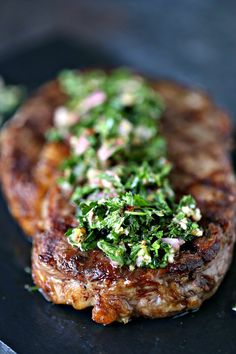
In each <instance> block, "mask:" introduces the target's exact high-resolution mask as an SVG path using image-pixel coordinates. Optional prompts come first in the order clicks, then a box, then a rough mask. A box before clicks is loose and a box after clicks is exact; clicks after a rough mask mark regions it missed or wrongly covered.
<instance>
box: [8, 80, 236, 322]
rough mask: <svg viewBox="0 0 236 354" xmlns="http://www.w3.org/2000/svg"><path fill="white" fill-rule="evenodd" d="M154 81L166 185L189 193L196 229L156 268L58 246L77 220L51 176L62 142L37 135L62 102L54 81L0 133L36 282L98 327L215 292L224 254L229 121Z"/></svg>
mask: <svg viewBox="0 0 236 354" xmlns="http://www.w3.org/2000/svg"><path fill="white" fill-rule="evenodd" d="M153 86H154V87H155V88H156V89H157V90H158V92H160V94H161V95H162V97H163V98H164V100H165V101H166V105H167V110H166V112H165V114H164V116H163V120H162V121H163V124H162V132H163V134H164V136H165V137H166V139H167V142H168V155H169V159H170V160H171V162H172V163H173V165H174V169H173V171H172V174H171V182H172V185H173V186H174V189H175V191H176V193H177V196H179V197H180V196H181V195H182V194H192V195H193V196H194V197H195V199H196V200H197V203H198V205H199V207H200V208H201V211H202V214H203V218H202V221H201V223H202V227H203V229H204V236H203V237H201V238H198V239H196V240H195V241H194V242H192V243H189V244H185V245H184V246H182V249H181V252H180V254H179V256H178V257H177V258H176V259H175V262H174V263H173V264H169V266H168V267H167V268H165V269H156V270H151V269H144V268H138V269H135V270H134V271H130V270H129V269H128V268H125V267H124V268H116V267H114V266H113V265H112V264H111V262H110V260H109V259H108V258H107V257H105V256H104V254H103V253H102V252H101V251H99V250H94V251H90V252H81V251H79V250H78V249H76V248H73V247H72V246H71V245H70V244H69V243H68V242H67V239H66V237H65V236H64V232H65V231H66V230H67V228H68V227H70V226H75V225H76V219H75V217H74V212H75V211H74V206H73V205H72V204H70V203H69V201H68V200H69V195H68V194H65V193H63V192H62V191H61V190H60V189H59V188H58V187H57V186H56V183H53V181H54V180H55V177H56V175H57V166H58V163H59V162H60V161H61V160H63V159H64V157H65V156H66V155H67V154H68V148H67V146H66V145H63V144H46V143H45V140H44V133H45V131H46V130H47V129H48V127H50V126H51V125H52V115H53V111H54V108H55V107H56V106H58V105H60V104H62V103H63V102H64V100H65V97H64V95H63V94H62V93H61V92H60V90H59V87H58V85H57V83H56V82H54V83H51V84H48V85H47V86H46V87H44V88H43V89H41V91H39V93H38V95H36V96H35V97H34V98H32V99H31V100H30V101H29V102H28V103H27V104H26V105H25V106H24V107H23V108H22V110H21V111H20V112H19V113H18V114H17V115H16V117H15V118H14V120H12V121H11V122H10V124H9V125H8V126H7V127H6V128H5V129H4V131H3V133H2V137H1V178H2V184H3V189H4V192H5V194H6V196H7V199H8V201H9V206H10V209H11V210H12V213H13V214H14V216H15V217H16V218H17V219H18V221H19V222H20V224H21V225H22V227H23V228H24V230H25V231H26V233H28V234H32V235H36V236H35V238H34V246H33V253H32V263H33V266H32V267H33V278H34V281H35V283H36V284H37V285H39V286H40V288H42V289H43V291H44V293H45V295H46V296H47V297H48V298H49V299H50V300H52V301H53V302H55V303H58V304H70V305H72V306H74V307H75V308H76V309H83V308H85V307H88V306H93V311H92V314H93V319H94V320H95V321H96V322H99V323H103V324H108V323H111V322H113V321H124V322H127V321H128V320H129V318H130V317H132V316H146V317H152V318H154V317H165V316H170V315H173V314H176V313H178V312H180V311H185V310H189V309H195V308H198V307H199V306H200V305H201V303H202V302H203V301H204V300H205V299H207V298H209V297H210V296H211V295H212V294H213V293H214V292H215V291H216V289H217V288H218V286H219V284H220V282H221V281H222V279H223V277H224V275H225V273H226V271H227V269H228V266H229V264H230V261H231V257H232V251H233V244H234V240H235V231H234V230H235V197H236V193H235V192H236V189H235V180H234V175H233V172H232V167H231V164H230V160H229V156H228V151H229V148H230V146H229V142H230V136H229V133H230V124H229V119H228V117H227V115H226V114H225V113H224V112H222V111H220V110H219V109H217V108H216V107H215V106H214V105H213V103H212V102H211V101H210V100H209V98H208V97H207V96H205V95H204V94H202V93H200V92H198V91H195V90H190V89H187V88H183V87H181V86H179V85H177V84H174V83H168V82H158V83H154V84H153ZM26 142H27V144H26Z"/></svg>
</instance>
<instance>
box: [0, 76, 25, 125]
mask: <svg viewBox="0 0 236 354" xmlns="http://www.w3.org/2000/svg"><path fill="white" fill-rule="evenodd" d="M24 96H25V89H24V88H23V87H22V86H13V85H6V84H5V83H4V81H3V79H2V78H1V77H0V123H1V122H2V121H3V120H4V119H6V118H8V117H9V116H10V115H11V114H13V113H14V111H15V110H16V108H17V107H18V106H19V104H20V103H21V102H22V100H23V98H24Z"/></svg>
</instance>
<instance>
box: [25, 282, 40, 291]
mask: <svg viewBox="0 0 236 354" xmlns="http://www.w3.org/2000/svg"><path fill="white" fill-rule="evenodd" d="M24 288H25V290H27V291H28V292H30V293H33V292H35V291H37V290H39V287H38V286H36V285H33V286H30V285H28V284H25V286H24Z"/></svg>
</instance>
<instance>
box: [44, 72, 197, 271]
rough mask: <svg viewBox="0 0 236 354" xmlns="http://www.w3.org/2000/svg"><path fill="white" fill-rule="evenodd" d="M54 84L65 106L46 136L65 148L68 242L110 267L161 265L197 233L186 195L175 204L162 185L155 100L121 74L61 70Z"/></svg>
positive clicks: (164, 165)
mask: <svg viewBox="0 0 236 354" xmlns="http://www.w3.org/2000/svg"><path fill="white" fill-rule="evenodd" d="M59 83H60V86H61V89H62V90H63V91H64V92H65V93H66V94H67V96H68V100H67V102H66V105H65V106H63V107H59V108H58V109H57V110H56V112H55V116H54V123H55V124H54V127H53V128H52V129H51V130H50V131H48V132H47V138H48V139H49V140H50V141H60V140H62V141H66V142H68V144H69V145H70V148H71V155H70V157H69V158H68V159H66V160H65V161H63V163H62V165H61V176H60V178H59V179H58V183H59V185H60V186H61V188H62V190H64V191H66V192H69V193H70V195H71V201H72V202H73V203H75V205H76V207H77V220H78V225H79V226H78V227H76V228H72V229H69V230H68V231H67V232H66V236H67V238H68V241H69V243H70V244H71V245H72V246H74V247H78V248H79V249H80V250H82V251H88V250H93V249H95V248H99V249H101V250H102V251H103V252H104V253H105V255H106V256H107V257H108V258H110V260H111V261H112V263H113V265H114V266H129V267H130V269H134V268H135V267H148V268H152V269H153V268H157V267H166V266H167V264H168V263H172V262H173V261H174V257H175V255H176V254H177V253H178V252H179V249H180V247H181V245H182V244H183V243H185V242H186V241H191V240H192V239H193V238H194V237H199V236H202V230H201V228H200V227H199V224H198V221H199V220H200V218H201V213H200V210H199V209H198V208H197V206H196V202H195V200H194V199H193V197H191V196H183V197H182V199H181V200H180V201H179V202H178V203H177V202H176V200H175V199H176V198H175V195H174V191H173V190H172V188H171V186H170V183H169V179H168V175H169V173H170V170H171V164H170V163H169V161H168V160H167V159H166V142H165V140H164V138H163V136H162V135H161V133H160V129H159V125H160V124H159V122H160V117H161V114H162V112H163V111H164V104H163V102H162V100H161V98H160V97H159V96H158V94H157V93H156V92H155V91H154V90H153V89H152V88H151V87H150V86H149V85H148V84H147V82H146V81H145V80H144V79H143V78H141V77H139V76H137V75H133V74H131V73H130V72H128V71H127V70H115V71H113V72H112V73H111V74H109V75H108V74H106V73H105V72H103V71H92V72H88V73H80V72H76V71H64V72H62V73H61V74H60V75H59Z"/></svg>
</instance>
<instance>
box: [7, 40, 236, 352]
mask: <svg viewBox="0 0 236 354" xmlns="http://www.w3.org/2000/svg"><path fill="white" fill-rule="evenodd" d="M116 64H122V63H118V62H117V60H114V58H112V57H111V56H110V55H108V54H104V53H102V52H101V51H99V50H98V49H97V48H88V47H87V46H86V45H83V44H80V45H73V44H71V43H70V42H69V41H66V40H56V41H55V40H54V41H49V42H47V43H46V44H43V45H41V46H38V47H35V48H32V49H30V50H28V51H25V52H24V53H23V54H18V55H14V56H12V58H11V59H8V60H6V61H4V62H2V63H1V62H0V73H1V74H2V75H4V77H6V79H7V80H8V81H10V82H15V83H24V84H26V85H27V86H28V87H29V89H33V88H35V87H37V86H38V85H39V84H40V83H42V82H43V81H45V80H47V79H50V78H51V77H53V76H54V75H55V74H56V72H57V71H58V70H59V69H61V68H64V67H84V66H97V67H99V66H105V67H108V66H109V67H110V66H113V65H116ZM0 225H1V240H0V260H1V265H0V339H1V340H2V341H3V342H4V343H6V345H8V346H10V347H11V348H12V349H13V350H15V351H16V352H17V353H23V354H32V353H34V354H41V353H50V354H53V353H57V354H58V353H65V352H67V353H68V354H73V353H95V352H96V353H104V354H105V353H112V354H113V353H114V354H116V353H122V354H126V353H138V354H140V353H162V354H169V353H172V354H175V353H178V354H181V353H184V354H191V353H204V354H208V353H209V354H210V353H224V354H231V353H235V352H236V339H235V333H236V313H234V312H233V311H232V310H231V307H232V305H233V303H234V301H235V302H236V281H235V279H236V259H234V261H233V264H232V267H231V269H230V271H229V272H228V274H227V276H226V278H225V280H224V282H223V284H222V285H221V287H220V289H219V291H218V292H217V294H216V295H215V296H214V297H213V298H212V299H210V300H209V301H207V302H206V303H205V304H204V305H203V306H202V308H201V309H200V310H199V311H198V312H195V313H190V314H188V315H185V316H182V317H178V318H170V319H161V320H160V319H159V320H158V319H157V320H146V319H134V320H133V321H132V322H130V323H129V324H128V325H125V326H124V325H122V324H114V325H110V326H107V327H104V326H102V325H98V324H96V323H93V322H92V320H91V311H90V310H85V311H81V312H78V311H75V310H73V309H72V308H71V307H67V306H55V305H53V304H51V303H49V302H47V301H45V300H44V298H43V297H42V296H41V295H40V293H38V292H36V293H29V292H28V291H26V290H25V289H24V285H25V284H32V281H31V277H30V275H29V274H27V273H26V272H25V271H24V268H25V267H26V266H29V265H30V249H31V245H30V243H29V241H27V239H26V238H25V237H24V235H23V233H22V231H21V230H20V228H19V227H18V226H17V225H16V223H15V222H14V221H13V219H12V217H11V216H10V214H9V212H8V210H7V206H6V203H5V202H4V200H3V198H2V197H0ZM4 348H5V349H4ZM4 350H5V351H4ZM7 350H8V349H7V347H6V346H4V344H3V343H1V342H0V353H8V352H9V353H10V352H11V351H10V350H9V351H7Z"/></svg>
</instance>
